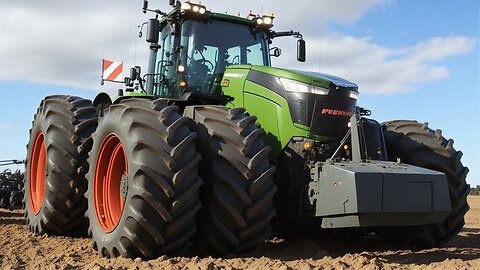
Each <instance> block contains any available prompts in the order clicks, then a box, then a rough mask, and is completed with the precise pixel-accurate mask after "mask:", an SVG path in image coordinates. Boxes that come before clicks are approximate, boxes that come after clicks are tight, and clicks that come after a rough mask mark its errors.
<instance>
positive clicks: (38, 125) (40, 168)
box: [24, 96, 97, 235]
mask: <svg viewBox="0 0 480 270" xmlns="http://www.w3.org/2000/svg"><path fill="white" fill-rule="evenodd" d="M96 126H97V119H96V116H95V108H94V107H93V106H92V103H91V101H90V100H87V99H82V98H79V97H74V96H49V97H46V98H45V99H44V100H42V102H41V103H40V107H39V108H38V110H37V113H36V115H35V117H34V120H33V126H32V129H30V140H29V143H28V145H27V152H28V153H27V160H26V169H25V180H24V181H25V182H24V194H25V196H24V206H25V217H26V220H27V225H28V228H29V230H30V231H31V232H33V233H36V234H44V233H49V234H56V235H81V234H85V232H86V226H87V223H86V219H85V211H86V210H87V202H86V200H85V198H84V194H85V191H86V189H87V181H86V179H85V174H86V173H87V171H88V164H87V156H88V151H90V149H91V147H92V140H91V134H92V133H93V132H94V131H95V128H96Z"/></svg>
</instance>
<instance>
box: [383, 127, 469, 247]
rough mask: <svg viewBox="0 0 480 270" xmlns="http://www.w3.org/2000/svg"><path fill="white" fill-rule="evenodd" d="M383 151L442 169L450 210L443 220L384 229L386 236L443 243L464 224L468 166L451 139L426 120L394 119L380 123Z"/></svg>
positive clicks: (423, 243)
mask: <svg viewBox="0 0 480 270" xmlns="http://www.w3.org/2000/svg"><path fill="white" fill-rule="evenodd" d="M383 128H384V135H385V143H386V146H387V153H388V154H389V157H390V159H391V160H396V159H397V158H400V160H401V161H402V162H404V163H407V164H411V165H415V166H419V167H424V168H428V169H432V170H435V171H439V172H443V173H445V174H446V176H447V180H448V188H449V194H450V202H451V207H452V210H451V212H450V213H449V215H448V217H447V218H446V220H445V221H444V222H443V223H439V224H428V225H423V226H414V227H398V228H394V229H392V231H390V232H388V233H387V234H389V236H387V237H388V238H390V240H393V242H401V243H404V244H414V245H417V246H420V247H434V246H438V245H440V244H442V243H445V242H446V241H448V240H449V239H451V238H452V237H453V236H455V235H456V234H457V233H458V232H460V231H461V230H462V228H463V226H464V224H465V222H464V216H465V213H466V212H467V211H468V209H469V206H468V203H467V195H468V194H469V193H470V186H469V185H468V184H467V183H466V180H465V178H466V176H467V173H468V168H466V167H464V166H463V165H462V163H461V161H460V159H461V157H462V152H460V151H456V150H455V149H454V148H453V140H447V139H445V138H444V137H443V136H442V132H441V130H438V129H437V130H435V131H434V130H432V129H430V128H428V124H427V123H424V124H421V123H418V122H416V121H408V120H397V121H391V122H385V123H383Z"/></svg>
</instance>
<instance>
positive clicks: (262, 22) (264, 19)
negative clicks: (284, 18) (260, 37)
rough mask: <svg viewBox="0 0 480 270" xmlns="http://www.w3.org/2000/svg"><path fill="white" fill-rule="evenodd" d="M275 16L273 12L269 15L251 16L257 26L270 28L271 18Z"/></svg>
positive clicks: (271, 24)
mask: <svg viewBox="0 0 480 270" xmlns="http://www.w3.org/2000/svg"><path fill="white" fill-rule="evenodd" d="M274 18H275V16H274V15H273V14H271V15H263V16H261V17H260V16H258V17H255V18H253V21H254V22H255V23H256V24H257V27H259V28H263V29H270V28H272V26H273V19H274Z"/></svg>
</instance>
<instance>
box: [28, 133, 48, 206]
mask: <svg viewBox="0 0 480 270" xmlns="http://www.w3.org/2000/svg"><path fill="white" fill-rule="evenodd" d="M32 149H33V150H32V154H31V155H30V170H29V191H30V208H31V209H32V211H33V213H35V215H37V214H38V213H39V212H40V209H41V208H42V204H43V199H44V198H45V178H46V168H47V153H46V151H45V139H44V136H43V132H42V131H39V132H37V135H35V140H34V141H33V148H32Z"/></svg>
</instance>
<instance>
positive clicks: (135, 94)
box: [113, 90, 153, 104]
mask: <svg viewBox="0 0 480 270" xmlns="http://www.w3.org/2000/svg"><path fill="white" fill-rule="evenodd" d="M138 91H139V90H134V91H132V92H130V91H125V92H124V95H123V96H116V97H115V98H113V104H116V103H118V102H120V100H123V99H126V98H129V97H141V98H142V97H143V98H150V97H151V98H153V95H147V94H145V93H144V92H138Z"/></svg>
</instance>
